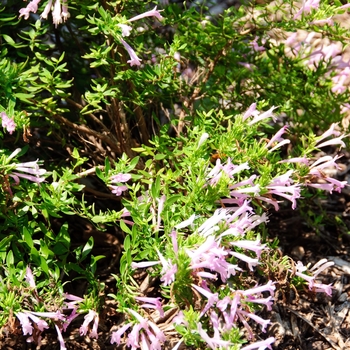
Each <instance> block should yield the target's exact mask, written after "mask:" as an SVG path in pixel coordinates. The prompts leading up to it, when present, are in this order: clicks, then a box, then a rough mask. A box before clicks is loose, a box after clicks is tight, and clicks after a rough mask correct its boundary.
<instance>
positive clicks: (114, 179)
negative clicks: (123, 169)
mask: <svg viewBox="0 0 350 350" xmlns="http://www.w3.org/2000/svg"><path fill="white" fill-rule="evenodd" d="M130 179H131V175H130V174H123V173H119V174H117V175H113V176H111V181H112V182H128V181H129V180H130Z"/></svg>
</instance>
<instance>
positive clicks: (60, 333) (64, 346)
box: [55, 323, 67, 350]
mask: <svg viewBox="0 0 350 350" xmlns="http://www.w3.org/2000/svg"><path fill="white" fill-rule="evenodd" d="M55 328H56V332H57V339H58V342H59V343H60V350H67V348H66V345H65V343H64V339H63V336H62V332H61V330H60V329H59V327H58V326H57V324H56V323H55Z"/></svg>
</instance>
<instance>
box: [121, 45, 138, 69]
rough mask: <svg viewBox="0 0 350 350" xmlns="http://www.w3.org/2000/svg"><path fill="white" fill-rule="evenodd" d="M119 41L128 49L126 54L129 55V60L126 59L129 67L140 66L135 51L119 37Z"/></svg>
mask: <svg viewBox="0 0 350 350" xmlns="http://www.w3.org/2000/svg"><path fill="white" fill-rule="evenodd" d="M120 41H121V43H122V44H123V45H124V47H125V49H126V51H128V54H129V56H130V60H129V61H127V63H129V64H130V66H131V67H132V66H140V65H141V59H140V58H138V57H137V55H136V52H135V51H134V50H133V49H132V48H131V47H130V45H129V44H128V43H127V42H125V41H124V40H123V39H120Z"/></svg>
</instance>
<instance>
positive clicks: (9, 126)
mask: <svg viewBox="0 0 350 350" xmlns="http://www.w3.org/2000/svg"><path fill="white" fill-rule="evenodd" d="M39 1H40V0H39ZM28 6H29V5H28ZM0 118H1V119H2V121H1V122H2V127H3V128H5V129H6V130H7V132H8V133H9V134H10V135H12V133H13V132H14V131H15V130H16V123H15V121H14V120H13V119H11V118H9V117H8V116H7V114H6V113H5V112H1V113H0Z"/></svg>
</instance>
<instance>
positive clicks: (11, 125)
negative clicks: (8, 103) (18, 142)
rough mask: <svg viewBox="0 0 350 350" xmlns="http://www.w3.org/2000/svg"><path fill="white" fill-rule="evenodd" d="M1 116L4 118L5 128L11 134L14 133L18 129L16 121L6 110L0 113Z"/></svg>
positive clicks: (3, 125)
mask: <svg viewBox="0 0 350 350" xmlns="http://www.w3.org/2000/svg"><path fill="white" fill-rule="evenodd" d="M0 118H1V119H2V127H3V128H5V129H6V130H7V132H8V133H9V134H10V135H12V133H13V132H14V131H15V130H16V123H15V121H14V120H13V119H11V118H9V117H8V116H7V114H6V113H5V112H1V113H0Z"/></svg>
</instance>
